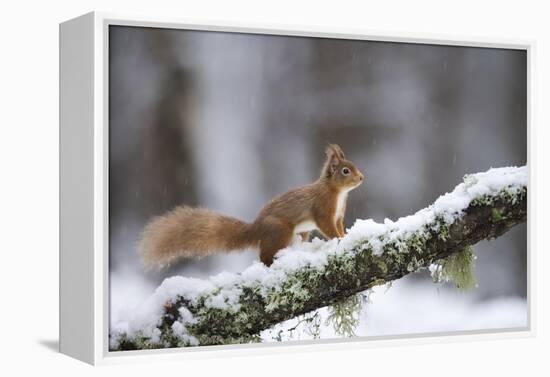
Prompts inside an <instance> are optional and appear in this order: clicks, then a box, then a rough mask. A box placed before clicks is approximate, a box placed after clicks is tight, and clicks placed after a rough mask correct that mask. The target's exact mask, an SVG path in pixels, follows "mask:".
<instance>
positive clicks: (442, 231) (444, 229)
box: [437, 222, 449, 241]
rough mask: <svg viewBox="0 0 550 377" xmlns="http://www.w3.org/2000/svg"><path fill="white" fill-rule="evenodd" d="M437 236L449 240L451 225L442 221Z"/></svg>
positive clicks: (442, 239)
mask: <svg viewBox="0 0 550 377" xmlns="http://www.w3.org/2000/svg"><path fill="white" fill-rule="evenodd" d="M437 237H438V238H439V239H440V240H441V241H447V240H448V239H449V227H448V226H447V224H445V223H443V222H441V223H440V225H439V230H438V232H437Z"/></svg>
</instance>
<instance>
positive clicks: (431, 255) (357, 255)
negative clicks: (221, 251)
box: [111, 167, 527, 350]
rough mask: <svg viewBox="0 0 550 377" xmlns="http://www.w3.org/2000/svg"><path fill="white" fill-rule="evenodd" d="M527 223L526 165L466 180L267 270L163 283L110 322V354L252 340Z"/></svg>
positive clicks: (308, 246)
mask: <svg viewBox="0 0 550 377" xmlns="http://www.w3.org/2000/svg"><path fill="white" fill-rule="evenodd" d="M526 218H527V169H526V167H521V168H501V169H492V170H490V171H488V172H486V173H478V174H475V175H469V176H466V177H465V180H464V183H462V184H460V185H458V186H457V187H456V188H455V190H454V191H453V192H451V193H449V194H446V195H444V196H442V197H440V198H439V199H438V200H437V201H436V202H435V203H434V204H433V205H431V206H430V207H428V208H425V209H423V210H421V211H418V212H417V213H416V214H414V215H412V216H408V217H405V218H402V219H399V220H398V221H396V222H391V221H386V222H385V223H384V224H376V223H374V222H373V221H372V220H358V221H357V223H356V224H355V225H354V226H353V227H352V228H351V229H350V230H349V231H348V234H347V235H346V236H345V237H344V238H342V239H341V240H339V241H338V240H331V241H326V242H324V241H319V240H318V241H316V242H313V243H304V244H301V245H298V246H295V247H292V248H290V249H289V250H284V251H282V252H280V253H279V258H277V259H276V261H275V263H274V264H273V265H272V267H271V268H267V267H265V266H263V265H262V264H260V263H255V264H254V265H253V266H251V267H249V268H248V269H247V270H245V271H244V272H243V273H241V274H229V273H222V274H220V275H218V276H216V277H214V278H212V279H210V280H198V279H188V278H182V277H174V278H169V279H167V280H165V282H164V283H163V284H162V285H161V287H159V289H157V291H156V293H155V295H153V297H151V298H150V300H148V302H146V303H145V304H144V305H142V307H141V308H138V310H137V311H136V314H135V316H134V317H133V318H130V319H129V320H128V321H126V322H123V323H121V324H118V325H117V326H114V328H113V329H112V331H111V348H112V350H128V349H143V348H165V347H181V346H190V345H213V344H229V343H246V342H252V341H259V333H260V332H261V331H262V330H265V329H268V328H270V327H272V326H274V325H276V324H278V323H281V322H283V321H285V320H288V319H291V318H294V317H297V316H299V315H302V314H305V313H308V312H311V311H313V310H316V309H319V308H321V307H324V306H327V305H331V304H333V303H335V302H337V301H340V300H342V299H345V298H347V297H350V296H351V295H354V294H356V293H358V292H362V291H365V290H367V289H369V288H372V287H373V286H375V285H380V284H385V283H387V282H390V281H393V280H396V279H399V278H401V277H403V276H405V275H407V274H409V273H411V272H414V271H417V270H419V269H421V268H426V267H428V266H429V265H430V264H432V263H434V262H436V261H438V260H440V259H442V258H445V257H447V256H449V255H450V254H452V253H456V252H459V251H461V250H463V249H464V248H465V247H467V246H470V245H474V244H476V243H477V242H479V241H480V240H483V239H494V238H496V237H498V236H500V235H501V234H503V233H505V232H506V231H508V230H509V229H510V228H512V227H513V226H515V225H517V224H520V223H522V222H525V221H526Z"/></svg>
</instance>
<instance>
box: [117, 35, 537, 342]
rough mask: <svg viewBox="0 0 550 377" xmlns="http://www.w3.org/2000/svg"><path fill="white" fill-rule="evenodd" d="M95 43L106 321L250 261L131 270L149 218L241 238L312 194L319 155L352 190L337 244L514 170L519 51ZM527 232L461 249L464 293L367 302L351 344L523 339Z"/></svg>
mask: <svg viewBox="0 0 550 377" xmlns="http://www.w3.org/2000/svg"><path fill="white" fill-rule="evenodd" d="M109 35H110V37H109V43H110V50H109V55H110V57H109V129H110V131H109V135H110V152H109V153H110V167H109V180H110V188H109V189H110V202H109V207H110V225H109V226H110V248H109V256H110V258H109V263H110V281H109V285H110V309H111V320H112V321H113V320H116V319H117V318H119V317H120V316H123V315H124V313H125V312H128V311H132V310H133V308H134V307H135V306H136V305H137V304H139V303H141V302H142V301H143V300H144V299H145V298H146V297H148V296H149V295H150V294H151V293H152V292H153V291H154V289H155V288H156V287H157V286H158V285H159V284H160V283H161V282H162V280H163V279H164V278H166V277H169V276H173V275H176V274H180V275H183V276H189V277H208V276H211V275H215V274H217V273H219V272H221V271H230V272H238V271H241V270H243V269H244V268H246V267H247V266H249V265H250V264H251V263H252V261H254V260H256V259H257V256H256V254H255V253H254V252H251V251H247V252H243V253H233V254H228V255H223V256H215V257H210V258H206V259H203V260H200V261H189V262H185V263H182V264H179V265H177V266H173V267H171V268H169V269H167V270H164V271H160V272H159V271H145V270H144V269H143V268H142V266H141V265H140V261H139V257H138V254H137V249H136V243H137V240H138V238H139V232H140V230H141V228H142V227H143V225H144V224H145V222H147V221H148V220H149V219H150V217H151V216H154V215H158V214H161V213H163V212H165V211H166V210H169V209H171V208H173V207H174V206H176V205H180V204H187V205H192V206H203V207H208V208H211V209H214V210H217V211H220V212H222V213H225V214H228V215H232V216H235V217H238V218H241V219H243V220H246V221H251V220H253V218H254V217H255V215H256V214H257V212H258V210H259V209H260V208H261V207H262V206H263V205H264V204H265V203H266V202H267V201H268V200H269V199H271V198H272V197H273V196H275V195H276V194H279V193H282V192H285V191H287V190H288V189H289V188H291V187H294V186H298V185H302V184H304V183H309V182H311V181H313V180H315V179H317V177H318V174H319V170H320V168H321V164H322V161H323V158H324V153H323V149H324V146H325V145H326V144H327V143H328V142H333V143H338V144H340V145H341V146H342V147H343V149H344V151H345V152H346V155H347V158H348V159H350V160H351V161H353V162H354V163H355V164H356V165H357V166H358V167H359V168H360V169H361V170H362V171H363V173H365V176H366V181H365V184H363V185H362V186H360V187H359V188H358V189H356V190H354V191H352V192H351V193H350V197H349V200H348V210H347V213H346V218H345V225H346V227H350V226H351V225H352V224H353V222H354V221H355V219H357V218H372V219H374V220H375V221H377V222H382V221H383V220H384V218H390V219H396V218H398V217H401V216H405V215H409V214H412V213H414V212H416V211H417V210H418V209H421V208H423V207H426V206H427V205H429V204H430V203H432V202H433V201H434V200H435V199H436V198H437V197H438V196H439V195H441V194H443V193H445V192H446V191H450V190H452V189H453V188H454V186H455V185H456V184H457V183H459V182H460V181H461V180H462V176H463V175H464V174H466V173H474V172H478V171H485V170H487V169H488V168H490V167H500V166H510V165H518V166H519V165H524V164H526V162H527V161H526V156H527V128H526V124H527V107H526V105H527V103H526V89H527V88H526V75H527V72H526V69H527V68H526V54H525V51H519V50H505V49H489V48H473V47H451V46H436V45H420V44H406V43H389V42H368V41H352V40H336V39H322V38H304V37H288V36H268V35H254V34H240V33H221V32H206V31H184V30H169V29H154V28H140V27H122V26H111V27H110V33H109ZM526 233H527V232H526V225H525V224H524V225H520V226H517V227H515V228H514V229H512V230H511V231H510V232H508V233H506V234H505V235H503V236H502V237H500V238H498V239H496V240H494V241H491V242H482V243H480V244H478V245H477V246H475V247H474V251H475V253H476V254H477V256H478V259H477V261H476V277H477V280H478V284H479V287H478V288H477V289H475V290H474V291H470V292H467V293H461V292H458V291H457V290H456V289H454V288H453V287H451V286H441V285H435V284H433V283H432V282H431V278H430V275H429V273H427V272H426V273H418V274H414V275H412V276H409V277H406V278H404V279H401V280H399V281H397V282H395V283H394V284H393V286H392V287H391V288H390V289H388V290H386V289H385V287H377V288H375V290H374V293H373V294H371V296H370V301H371V304H369V305H366V306H365V307H364V310H363V313H362V314H361V323H360V325H359V327H358V328H357V330H356V333H357V335H372V336H373V335H401V334H413V333H427V332H441V331H452V330H475V329H488V328H509V327H522V326H526V325H527V303H526V293H527V275H526V272H527V271H526V270H527V268H526V254H527V236H526ZM263 335H264V337H265V339H266V340H270V336H271V335H270V334H263ZM333 335H334V334H333V332H332V330H331V329H330V328H329V327H323V328H322V337H331V336H333ZM297 337H298V338H300V337H303V338H307V334H297Z"/></svg>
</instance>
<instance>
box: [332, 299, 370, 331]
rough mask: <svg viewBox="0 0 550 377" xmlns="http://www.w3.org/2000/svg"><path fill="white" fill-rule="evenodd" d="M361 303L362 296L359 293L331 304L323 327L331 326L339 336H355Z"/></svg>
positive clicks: (362, 300)
mask: <svg viewBox="0 0 550 377" xmlns="http://www.w3.org/2000/svg"><path fill="white" fill-rule="evenodd" d="M363 302H364V296H363V294H362V293H359V294H355V295H352V296H350V297H348V298H346V299H345V300H342V301H338V302H336V303H334V304H332V306H330V307H329V315H328V317H327V320H326V322H325V325H327V326H328V325H331V326H332V327H333V328H334V331H335V332H336V333H337V334H338V335H340V336H345V337H351V336H355V328H356V327H357V325H358V324H359V315H360V314H361V309H362V307H363Z"/></svg>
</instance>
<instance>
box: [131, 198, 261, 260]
mask: <svg viewBox="0 0 550 377" xmlns="http://www.w3.org/2000/svg"><path fill="white" fill-rule="evenodd" d="M250 227H251V225H250V224H247V223H245V222H243V221H240V220H238V219H235V218H232V217H229V216H223V215H220V214H218V213H216V212H213V211H210V210H207V209H202V208H191V207H177V208H175V209H173V210H172V211H170V212H168V213H166V214H164V215H161V216H158V217H155V218H154V219H153V220H151V221H150V222H149V223H148V224H147V225H146V226H145V228H144V229H143V232H142V234H141V240H140V243H139V252H140V254H141V258H142V261H143V263H144V264H145V265H146V266H149V267H154V266H156V267H164V266H166V265H168V264H170V263H171V262H174V261H175V260H177V259H180V258H195V259H199V258H202V257H205V256H207V255H210V254H216V253H222V252H228V251H232V250H238V249H243V248H246V247H250V246H253V245H254V243H255V242H254V240H252V239H251V238H250V233H251V232H250Z"/></svg>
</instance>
